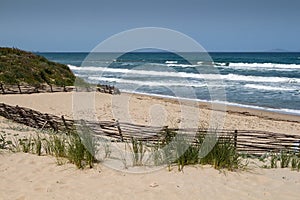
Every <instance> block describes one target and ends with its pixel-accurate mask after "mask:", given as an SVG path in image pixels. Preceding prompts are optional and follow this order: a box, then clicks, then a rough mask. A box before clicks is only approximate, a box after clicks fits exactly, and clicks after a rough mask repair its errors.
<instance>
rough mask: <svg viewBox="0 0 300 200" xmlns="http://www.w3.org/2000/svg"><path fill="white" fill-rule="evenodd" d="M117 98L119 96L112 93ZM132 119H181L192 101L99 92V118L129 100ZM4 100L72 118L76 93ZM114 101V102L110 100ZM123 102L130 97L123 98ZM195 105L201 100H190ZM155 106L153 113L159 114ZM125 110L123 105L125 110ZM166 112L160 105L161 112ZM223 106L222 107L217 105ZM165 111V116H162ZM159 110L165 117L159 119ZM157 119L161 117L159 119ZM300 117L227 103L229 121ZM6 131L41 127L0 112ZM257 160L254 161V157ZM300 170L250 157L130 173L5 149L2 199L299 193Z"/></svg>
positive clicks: (296, 129) (283, 129)
mask: <svg viewBox="0 0 300 200" xmlns="http://www.w3.org/2000/svg"><path fill="white" fill-rule="evenodd" d="M112 98H116V99H112ZM128 99H129V103H128V105H129V106H128V107H129V111H128V113H130V117H131V118H130V120H131V122H132V123H139V124H146V125H169V126H172V127H173V126H178V125H179V124H180V122H181V121H182V120H184V119H183V117H182V115H181V113H180V111H181V110H182V109H183V107H184V106H187V107H188V108H184V109H186V110H188V109H196V108H195V107H191V103H190V102H180V103H179V102H178V101H176V100H174V99H162V98H157V97H151V96H143V95H136V94H127V93H123V94H122V95H120V96H111V95H108V94H101V93H96V96H95V102H97V103H95V105H96V106H95V108H96V113H97V117H98V119H99V120H112V119H119V120H120V121H122V120H123V119H122V117H124V119H125V117H126V116H127V114H126V113H123V114H124V115H122V113H115V112H116V111H117V112H120V110H118V109H116V108H115V107H114V106H116V107H118V106H119V105H121V104H119V103H118V102H123V101H124V100H128ZM0 101H1V102H3V103H6V104H10V105H19V106H23V107H28V108H32V109H35V110H38V111H40V112H46V113H52V114H55V115H64V116H66V117H68V118H73V114H72V102H73V101H74V99H73V97H72V93H54V94H49V93H48V94H31V95H1V96H0ZM112 102H113V103H112ZM123 103H124V102H123ZM197 104H198V103H197ZM192 105H195V104H192ZM198 106H199V107H198V108H200V111H199V119H200V120H199V126H203V127H207V126H208V124H209V118H210V115H211V110H210V105H207V104H203V103H199V104H198ZM153 109H154V111H155V112H154V114H153ZM121 111H122V110H121ZM159 112H162V113H159ZM218 112H221V111H218ZM160 117H161V118H160ZM157 118H158V119H159V120H157ZM155 120H156V121H155ZM299 121H300V120H299V117H296V116H289V115H282V114H277V113H269V112H262V111H257V110H250V109H244V108H237V107H227V111H226V118H225V124H224V128H226V129H238V130H241V129H246V130H251V129H255V130H264V131H271V132H278V133H290V134H300V122H299ZM0 127H1V131H2V132H5V133H6V134H8V133H9V134H10V135H13V134H20V135H29V134H36V132H38V131H37V130H35V129H33V128H28V127H25V126H23V125H19V124H16V123H13V122H10V121H8V120H6V119H5V118H3V117H1V118H0ZM251 162H252V161H251ZM299 187H300V173H299V172H296V171H291V169H289V168H288V169H262V168H259V167H257V166H256V165H255V162H254V163H250V164H249V166H248V168H247V170H243V171H237V172H229V171H227V170H224V171H218V170H215V169H213V168H212V167H211V166H200V165H196V166H186V167H185V168H184V170H183V172H178V171H177V167H176V166H174V167H172V171H170V172H169V171H168V170H167V169H161V170H159V171H156V172H152V173H145V174H130V173H124V172H119V171H115V170H112V169H109V168H107V167H105V166H103V165H101V163H99V164H96V166H95V167H94V168H93V169H84V170H78V169H77V168H76V167H75V166H74V165H72V164H68V163H66V164H64V165H61V166H58V165H57V164H56V160H55V158H54V157H50V156H37V155H32V154H26V153H10V152H4V151H2V152H1V153H0V188H1V190H0V199H4V200H6V199H183V198H184V199H272V200H275V199H295V200H296V199H299V198H300V194H299V191H298V189H299Z"/></svg>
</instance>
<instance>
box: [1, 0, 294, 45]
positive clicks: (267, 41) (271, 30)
mask: <svg viewBox="0 0 300 200" xmlns="http://www.w3.org/2000/svg"><path fill="white" fill-rule="evenodd" d="M149 26H150V27H164V28H170V29H174V30H177V31H180V32H182V33H184V34H187V35H188V36H190V37H192V38H194V39H195V40H196V41H198V42H199V43H200V44H201V45H202V46H203V47H204V48H205V49H207V50H208V51H265V50H271V49H285V50H290V51H300V39H299V37H300V1H299V0H285V1H284V0H280V1H279V0H247V1H246V0H185V1H176V0H147V1H145V0H123V1H116V0H105V1H104V0H97V1H96V0H86V1H76V0H73V1H71V0H68V1H63V0H60V1H58V0H52V1H41V0H25V1H23V0H0V46H14V47H18V48H21V49H25V50H30V51H90V50H92V49H93V48H94V47H95V46H96V45H97V44H98V43H99V42H101V41H103V40H105V39H106V38H108V37H109V36H111V35H113V34H116V33H119V32H121V31H125V30H128V29H132V28H137V27H149ZM174 42H175V41H174Z"/></svg>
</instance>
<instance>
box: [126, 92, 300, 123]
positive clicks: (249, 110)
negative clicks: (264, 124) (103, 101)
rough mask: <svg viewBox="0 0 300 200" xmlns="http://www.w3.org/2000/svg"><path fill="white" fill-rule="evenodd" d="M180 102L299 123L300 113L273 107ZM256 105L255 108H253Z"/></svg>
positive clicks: (163, 98)
mask: <svg viewBox="0 0 300 200" xmlns="http://www.w3.org/2000/svg"><path fill="white" fill-rule="evenodd" d="M122 93H125V94H129V95H131V94H132V95H137V96H139V95H141V96H150V97H153V98H157V99H160V100H162V101H169V102H172V100H176V99H177V98H176V97H172V96H162V95H155V94H154V95H153V94H146V93H133V92H122ZM179 100H180V101H182V102H197V103H198V104H199V106H200V107H203V108H205V109H211V106H210V105H211V104H212V103H213V104H215V105H221V106H222V107H226V111H225V112H228V113H233V114H240V115H246V116H258V117H261V118H265V119H270V120H276V121H288V122H296V123H298V122H299V123H300V115H297V114H295V113H288V112H286V113H285V112H280V110H279V109H274V111H273V110H268V108H263V107H257V106H253V107H250V106H249V107H248V106H246V105H245V106H244V105H238V104H236V105H232V104H231V103H219V102H209V101H203V100H192V99H184V98H182V99H180V98H179ZM254 107H257V108H254Z"/></svg>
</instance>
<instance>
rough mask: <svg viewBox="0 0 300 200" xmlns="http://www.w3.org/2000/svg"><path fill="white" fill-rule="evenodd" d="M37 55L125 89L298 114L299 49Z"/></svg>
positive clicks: (299, 113)
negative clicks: (278, 51) (207, 54)
mask: <svg viewBox="0 0 300 200" xmlns="http://www.w3.org/2000/svg"><path fill="white" fill-rule="evenodd" d="M39 54H40V55H42V56H45V57H46V58H48V59H50V60H52V61H55V62H59V63H64V64H67V65H68V66H69V67H70V68H71V70H72V71H73V72H74V74H75V75H77V76H79V77H82V78H83V79H85V80H86V81H88V82H90V83H100V84H109V85H114V86H116V87H118V88H119V89H120V90H121V91H125V92H134V93H142V94H148V95H155V96H163V97H178V98H185V99H195V100H198V101H208V102H209V101H215V102H221V103H226V104H228V105H235V106H240V107H249V108H256V109H262V110H269V111H274V112H280V113H288V114H294V115H300V53H216V52H215V53H209V57H207V56H202V55H199V54H196V53H184V54H180V55H177V54H174V53H168V52H152V53H151V52H131V53H126V54H122V55H121V54H117V53H93V54H88V53H39ZM220 88H221V89H222V90H223V89H224V91H225V96H224V94H223V93H222V91H221V92H219V90H220ZM218 92H219V93H221V94H222V95H221V96H220V98H219V96H218V95H216V94H218Z"/></svg>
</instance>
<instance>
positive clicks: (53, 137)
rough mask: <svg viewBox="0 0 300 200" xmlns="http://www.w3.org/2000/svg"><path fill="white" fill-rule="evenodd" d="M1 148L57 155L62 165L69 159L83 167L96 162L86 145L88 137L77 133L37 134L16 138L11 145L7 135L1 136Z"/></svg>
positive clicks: (58, 162)
mask: <svg viewBox="0 0 300 200" xmlns="http://www.w3.org/2000/svg"><path fill="white" fill-rule="evenodd" d="M0 138H1V139H0V148H1V149H2V148H3V149H4V148H7V149H10V150H11V151H13V152H20V151H22V152H24V153H32V154H37V155H39V156H41V155H52V156H55V158H56V160H57V164H58V165H61V164H64V163H66V162H67V161H69V162H70V163H73V164H75V165H76V167H78V168H79V169H83V168H85V167H86V166H89V167H90V168H92V167H93V164H94V163H95V162H96V159H95V157H94V155H93V154H92V153H91V152H90V151H89V150H88V149H87V147H86V146H85V145H84V141H86V139H87V138H85V140H84V139H82V138H81V137H80V136H79V135H78V134H77V133H72V134H68V135H66V134H53V133H51V134H50V135H46V134H45V136H44V137H42V136H41V135H39V134H38V135H37V136H35V137H33V136H32V135H30V136H29V137H23V138H14V140H13V142H11V144H10V146H8V145H7V144H6V142H5V137H4V136H2V135H1V136H0Z"/></svg>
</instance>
